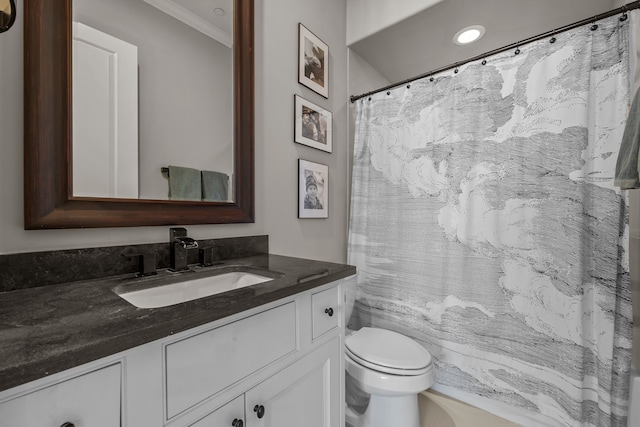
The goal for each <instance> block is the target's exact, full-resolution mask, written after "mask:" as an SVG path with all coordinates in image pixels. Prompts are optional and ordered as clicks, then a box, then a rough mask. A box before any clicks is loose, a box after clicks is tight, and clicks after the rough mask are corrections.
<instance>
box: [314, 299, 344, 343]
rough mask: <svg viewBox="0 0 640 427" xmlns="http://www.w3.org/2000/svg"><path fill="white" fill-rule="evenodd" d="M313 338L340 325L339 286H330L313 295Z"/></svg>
mask: <svg viewBox="0 0 640 427" xmlns="http://www.w3.org/2000/svg"><path fill="white" fill-rule="evenodd" d="M311 312H312V314H311V315H312V325H313V326H312V328H313V339H316V338H318V337H319V336H320V335H322V334H324V333H326V332H328V331H330V330H331V329H333V328H337V327H338V319H339V317H340V313H341V311H340V292H339V287H338V286H336V287H334V288H330V289H327V290H324V291H321V292H317V293H315V294H312V295H311Z"/></svg>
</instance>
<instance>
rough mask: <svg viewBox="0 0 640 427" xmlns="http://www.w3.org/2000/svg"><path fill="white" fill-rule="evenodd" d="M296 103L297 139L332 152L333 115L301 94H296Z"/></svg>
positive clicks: (301, 142) (298, 141) (300, 142)
mask: <svg viewBox="0 0 640 427" xmlns="http://www.w3.org/2000/svg"><path fill="white" fill-rule="evenodd" d="M294 100H295V102H294V104H295V121H294V122H295V141H296V142H297V143H298V144H304V145H308V146H309V147H313V148H317V149H318V150H322V151H326V152H327V153H331V151H332V147H333V138H332V134H331V129H332V128H333V116H332V114H331V111H328V110H325V109H324V108H322V107H320V106H319V105H316V104H314V103H313V102H310V101H307V100H306V99H304V98H302V97H301V96H298V95H294Z"/></svg>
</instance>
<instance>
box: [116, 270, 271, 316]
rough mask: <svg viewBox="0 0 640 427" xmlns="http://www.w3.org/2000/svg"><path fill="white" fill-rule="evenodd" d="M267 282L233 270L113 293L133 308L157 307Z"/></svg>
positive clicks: (267, 279) (262, 278)
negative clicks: (133, 306)
mask: <svg viewBox="0 0 640 427" xmlns="http://www.w3.org/2000/svg"><path fill="white" fill-rule="evenodd" d="M270 280H273V278H272V277H266V276H261V275H259V274H255V273H247V272H245V271H233V272H229V273H222V274H217V275H214V276H208V277H203V278H200V279H194V280H188V281H184V282H179V283H172V284H168V285H162V286H154V287H149V288H146V289H140V290H134V291H130V292H126V291H125V292H122V291H116V293H117V294H118V296H120V297H121V298H124V299H125V300H127V301H128V302H130V303H131V304H133V305H135V306H136V307H139V308H158V307H166V306H169V305H174V304H179V303H181V302H186V301H192V300H195V299H198V298H204V297H208V296H211V295H215V294H219V293H222V292H227V291H231V290H234V289H239V288H244V287H247V286H251V285H256V284H258V283H263V282H268V281H270Z"/></svg>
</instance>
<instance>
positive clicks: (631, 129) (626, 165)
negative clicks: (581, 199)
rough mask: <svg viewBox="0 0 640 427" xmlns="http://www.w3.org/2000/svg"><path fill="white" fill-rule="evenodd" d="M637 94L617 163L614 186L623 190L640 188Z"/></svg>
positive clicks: (638, 105)
mask: <svg viewBox="0 0 640 427" xmlns="http://www.w3.org/2000/svg"><path fill="white" fill-rule="evenodd" d="M638 94H640V91H638V92H636V94H635V96H634V97H633V102H632V103H631V109H630V110H629V116H628V117H627V124H626V125H625V128H624V133H623V134H622V144H621V145H620V152H619V153H618V161H617V162H616V178H615V181H614V185H615V186H616V187H620V189H621V190H630V189H632V188H640V180H639V179H638V175H639V173H640V171H639V169H640V161H639V160H640V159H639V155H640V152H639V151H640V150H639V149H640V99H639V96H638Z"/></svg>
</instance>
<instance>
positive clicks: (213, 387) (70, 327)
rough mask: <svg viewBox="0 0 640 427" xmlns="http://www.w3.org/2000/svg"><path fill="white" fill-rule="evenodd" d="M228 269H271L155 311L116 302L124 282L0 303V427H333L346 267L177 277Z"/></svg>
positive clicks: (261, 261)
mask: <svg viewBox="0 0 640 427" xmlns="http://www.w3.org/2000/svg"><path fill="white" fill-rule="evenodd" d="M229 268H232V269H238V268H251V269H262V270H263V271H265V272H271V273H272V274H273V273H277V274H275V275H274V278H273V280H270V281H268V282H264V283H259V284H255V285H252V286H248V287H244V288H241V289H236V290H232V291H228V292H224V293H220V294H217V295H212V296H208V297H204V298H199V299H194V300H191V301H186V302H182V303H179V304H175V305H169V306H166V307H158V308H138V307H135V306H133V305H132V304H130V303H129V302H127V301H125V300H124V299H123V298H121V297H120V296H118V295H117V294H116V290H117V289H120V288H121V287H122V286H123V283H124V284H125V285H126V284H127V281H135V280H139V279H135V278H132V277H134V276H135V275H134V276H132V275H124V276H118V277H111V278H104V279H96V280H89V281H84V282H75V283H67V284H61V285H52V286H44V287H39V288H33V289H24V290H19V291H12V292H6V293H3V294H0V325H1V326H0V342H2V343H3V346H2V348H0V358H2V360H3V362H2V364H0V389H1V390H0V420H2V424H3V425H5V424H6V425H10V426H12V427H27V426H36V425H37V426H51V427H63V426H64V427H72V426H75V427H81V426H92V427H116V426H129V427H139V426H144V427H153V426H163V425H171V426H180V427H182V426H184V427H188V426H194V427H205V426H216V427H218V426H233V427H245V426H246V427H251V426H274V427H275V426H277V427H287V426H299V425H305V426H318V427H330V426H332V427H337V426H341V425H343V423H344V413H343V411H344V409H343V405H342V402H343V401H344V385H343V384H344V381H343V380H344V365H343V354H344V349H343V346H344V332H343V331H344V320H343V317H344V316H343V301H344V296H343V286H345V283H346V281H349V280H354V278H355V276H354V274H355V268H354V267H350V266H346V265H341V264H333V263H325V262H318V261H311V260H303V259H299V258H290V257H281V256H275V255H257V256H252V257H246V258H241V259H237V260H225V261H223V262H221V263H219V264H218V265H215V266H213V267H209V270H206V268H203V269H201V270H196V271H195V272H193V273H186V274H194V275H203V274H204V275H207V274H210V273H211V271H215V270H216V269H229ZM194 277H195V276H194ZM143 279H144V280H150V281H152V280H154V279H153V278H148V279H147V278H143ZM136 286H139V284H138V285H136Z"/></svg>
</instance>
